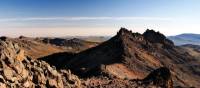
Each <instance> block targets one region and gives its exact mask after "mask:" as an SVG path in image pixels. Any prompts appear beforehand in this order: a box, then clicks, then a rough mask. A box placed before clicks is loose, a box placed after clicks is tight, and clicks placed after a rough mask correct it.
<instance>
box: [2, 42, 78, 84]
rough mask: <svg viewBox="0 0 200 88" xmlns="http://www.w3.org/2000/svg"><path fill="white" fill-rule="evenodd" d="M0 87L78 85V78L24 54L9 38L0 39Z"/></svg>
mask: <svg viewBox="0 0 200 88" xmlns="http://www.w3.org/2000/svg"><path fill="white" fill-rule="evenodd" d="M0 45H1V46H0V52H1V54H0V88H46V87H47V88H68V87H69V88H70V87H76V88H78V87H80V85H81V84H80V80H79V79H78V77H77V76H75V75H73V74H71V72H70V71H68V70H60V71H57V70H56V69H55V68H54V67H51V66H50V65H49V64H48V63H46V62H44V61H39V60H33V59H30V58H29V57H27V56H25V54H24V51H23V50H22V49H21V48H20V47H19V46H18V44H16V43H13V42H11V41H9V40H5V39H3V40H2V39H1V40H0Z"/></svg>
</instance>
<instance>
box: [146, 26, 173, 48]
mask: <svg viewBox="0 0 200 88" xmlns="http://www.w3.org/2000/svg"><path fill="white" fill-rule="evenodd" d="M143 36H144V38H145V39H146V40H148V41H149V42H151V43H162V44H165V45H174V43H173V42H172V41H171V40H169V39H167V37H166V36H165V35H163V34H162V33H160V32H156V31H154V30H149V29H147V30H146V31H145V32H144V33H143Z"/></svg>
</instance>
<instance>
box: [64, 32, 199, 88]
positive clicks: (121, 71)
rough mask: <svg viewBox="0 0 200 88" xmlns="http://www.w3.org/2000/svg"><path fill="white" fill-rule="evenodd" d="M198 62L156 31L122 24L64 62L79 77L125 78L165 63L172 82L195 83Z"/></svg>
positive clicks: (182, 84) (145, 73)
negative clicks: (105, 38)
mask: <svg viewBox="0 0 200 88" xmlns="http://www.w3.org/2000/svg"><path fill="white" fill-rule="evenodd" d="M199 63H200V62H199V61H198V60H196V59H194V57H193V56H191V55H190V54H188V53H187V52H185V51H184V50H183V49H182V48H180V47H177V46H175V45H174V44H173V42H172V41H170V40H168V39H167V38H166V37H165V36H164V35H163V34H161V33H159V32H155V31H153V30H147V31H146V32H144V33H143V34H139V33H132V32H131V31H128V30H127V29H125V28H121V29H120V31H119V32H118V33H117V35H116V36H114V37H112V38H111V39H110V40H108V41H106V42H104V43H102V44H100V45H98V46H96V47H93V48H90V49H87V50H85V51H83V52H80V53H78V54H76V55H74V56H73V57H72V58H71V60H70V61H69V62H67V63H66V64H65V66H66V67H68V68H70V69H71V70H72V71H73V72H75V73H76V74H77V75H79V76H81V77H86V78H87V77H92V76H99V75H100V76H101V75H104V76H108V77H111V78H119V79H128V80H133V79H143V78H145V77H146V76H147V75H148V74H149V73H150V72H151V71H153V70H154V69H157V68H160V67H163V66H165V67H168V68H170V71H171V73H172V79H173V80H174V86H183V87H193V86H194V87H198V86H200V84H199V83H200V80H199V79H200V75H199V73H200V71H199V70H198V68H200V65H199Z"/></svg>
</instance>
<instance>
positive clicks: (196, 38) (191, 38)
mask: <svg viewBox="0 0 200 88" xmlns="http://www.w3.org/2000/svg"><path fill="white" fill-rule="evenodd" d="M168 38H169V39H170V40H172V41H173V42H174V43H175V45H185V44H193V45H200V34H192V33H184V34H180V35H176V36H168Z"/></svg>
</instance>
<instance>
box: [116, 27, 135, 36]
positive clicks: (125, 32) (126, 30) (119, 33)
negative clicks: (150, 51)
mask: <svg viewBox="0 0 200 88" xmlns="http://www.w3.org/2000/svg"><path fill="white" fill-rule="evenodd" d="M125 34H132V31H129V30H128V29H126V28H121V29H120V30H119V32H118V33H117V35H125Z"/></svg>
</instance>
